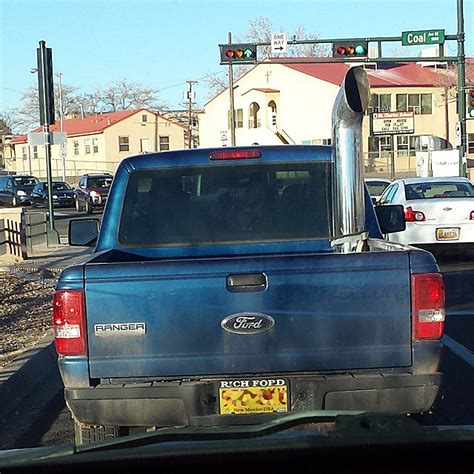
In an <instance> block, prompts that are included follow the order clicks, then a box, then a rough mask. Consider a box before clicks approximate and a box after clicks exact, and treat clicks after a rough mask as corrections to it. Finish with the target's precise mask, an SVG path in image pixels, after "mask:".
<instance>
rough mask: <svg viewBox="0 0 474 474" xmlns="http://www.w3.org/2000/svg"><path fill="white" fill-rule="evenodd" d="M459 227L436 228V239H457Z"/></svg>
mask: <svg viewBox="0 0 474 474" xmlns="http://www.w3.org/2000/svg"><path fill="white" fill-rule="evenodd" d="M459 232H460V228H459V227H438V228H437V229H436V240H438V241H446V240H459Z"/></svg>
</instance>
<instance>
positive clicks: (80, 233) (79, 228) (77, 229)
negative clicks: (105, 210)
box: [68, 219, 99, 247]
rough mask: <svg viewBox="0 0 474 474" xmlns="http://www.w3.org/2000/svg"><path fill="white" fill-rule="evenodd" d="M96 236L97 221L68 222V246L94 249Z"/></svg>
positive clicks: (97, 234)
mask: <svg viewBox="0 0 474 474" xmlns="http://www.w3.org/2000/svg"><path fill="white" fill-rule="evenodd" d="M98 236H99V220H98V219H72V220H70V221H69V234H68V242H69V245H71V246H75V247H94V246H95V244H96V242H97V237H98Z"/></svg>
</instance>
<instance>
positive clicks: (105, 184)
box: [87, 177, 112, 188]
mask: <svg viewBox="0 0 474 474" xmlns="http://www.w3.org/2000/svg"><path fill="white" fill-rule="evenodd" d="M87 184H88V186H89V187H90V188H110V185H111V184H112V178H99V177H97V178H89V180H88V181H87Z"/></svg>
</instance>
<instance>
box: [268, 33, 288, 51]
mask: <svg viewBox="0 0 474 474" xmlns="http://www.w3.org/2000/svg"><path fill="white" fill-rule="evenodd" d="M271 44H272V55H273V54H282V53H283V54H286V53H287V51H288V35H287V34H286V32H281V33H272V41H271Z"/></svg>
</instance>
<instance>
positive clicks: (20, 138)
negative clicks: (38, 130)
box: [11, 135, 28, 145]
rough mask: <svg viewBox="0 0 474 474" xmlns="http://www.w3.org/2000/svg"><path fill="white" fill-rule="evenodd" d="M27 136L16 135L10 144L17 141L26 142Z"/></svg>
mask: <svg viewBox="0 0 474 474" xmlns="http://www.w3.org/2000/svg"><path fill="white" fill-rule="evenodd" d="M27 139H28V137H27V136H26V135H16V136H15V137H13V138H12V141H11V144H12V145H17V144H18V143H26V141H27Z"/></svg>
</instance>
